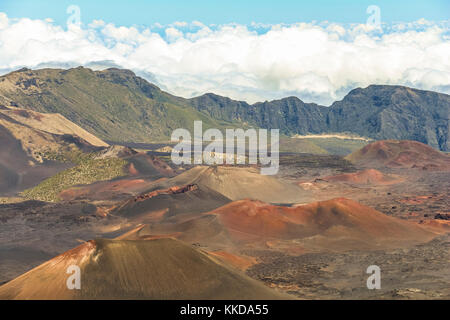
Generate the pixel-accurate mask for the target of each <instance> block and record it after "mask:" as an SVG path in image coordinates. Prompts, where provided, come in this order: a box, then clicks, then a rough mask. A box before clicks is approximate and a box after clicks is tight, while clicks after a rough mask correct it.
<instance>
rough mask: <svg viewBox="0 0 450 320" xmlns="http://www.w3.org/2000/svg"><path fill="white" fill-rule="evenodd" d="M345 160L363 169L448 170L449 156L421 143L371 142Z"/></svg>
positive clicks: (398, 141) (397, 141)
mask: <svg viewBox="0 0 450 320" xmlns="http://www.w3.org/2000/svg"><path fill="white" fill-rule="evenodd" d="M346 159H348V160H350V161H351V162H352V163H354V164H357V165H361V166H364V167H376V168H380V167H389V168H417V169H423V170H450V156H448V155H446V154H444V153H442V152H439V151H437V150H435V149H433V148H432V147H430V146H428V145H425V144H423V143H420V142H417V141H409V140H385V141H377V142H373V143H371V144H368V145H366V146H365V147H363V148H362V149H360V150H358V151H356V152H354V153H352V154H350V155H349V156H347V157H346Z"/></svg>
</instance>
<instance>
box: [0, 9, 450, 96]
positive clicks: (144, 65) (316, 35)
mask: <svg viewBox="0 0 450 320" xmlns="http://www.w3.org/2000/svg"><path fill="white" fill-rule="evenodd" d="M449 26H450V21H444V22H439V23H432V22H429V21H426V20H419V21H416V22H411V23H397V24H392V25H383V26H382V30H380V29H375V28H373V27H371V26H368V25H364V24H349V25H342V24H335V23H329V22H324V23H298V24H290V25H262V24H256V23H253V24H251V25H249V26H245V25H239V24H229V25H219V26H217V25H209V26H206V25H204V24H202V23H201V22H198V21H195V22H191V23H187V22H175V23H173V24H172V25H169V26H162V25H158V24H157V25H153V26H151V27H149V28H142V27H123V26H115V25H114V24H111V23H105V22H104V21H101V20H95V21H93V22H91V23H90V24H88V25H81V27H80V26H76V25H70V26H69V27H65V28H63V27H61V26H58V25H55V24H54V22H53V21H52V20H50V19H46V20H30V19H27V18H23V19H10V18H8V16H7V15H6V14H5V13H0V71H1V72H2V73H6V72H9V71H12V70H15V69H18V68H21V67H24V66H25V67H29V68H37V67H46V66H50V67H74V66H78V65H84V66H88V67H91V68H93V69H104V68H107V67H109V66H116V67H117V66H119V67H123V68H128V69H131V70H133V71H135V72H136V73H137V74H138V75H141V76H143V77H145V78H147V79H148V80H149V81H151V82H154V83H155V84H157V85H159V86H160V87H161V88H162V89H164V90H167V91H169V92H170V93H173V94H176V95H180V96H184V97H192V96H197V95H200V94H203V93H206V92H214V93H217V94H220V95H226V96H229V97H231V98H234V99H239V100H246V101H248V102H256V101H264V100H270V99H276V98H281V97H285V96H291V95H295V96H298V97H299V98H301V99H303V100H305V101H308V102H309V101H314V102H318V103H321V104H325V105H327V104H329V103H331V102H332V101H334V100H338V99H340V98H342V97H343V96H344V95H345V94H346V93H347V92H348V91H349V90H350V89H353V88H355V87H365V86H367V85H370V84H400V85H407V86H412V87H416V88H421V89H427V90H435V91H439V92H444V93H450V54H449V53H450V32H449V30H450V28H449Z"/></svg>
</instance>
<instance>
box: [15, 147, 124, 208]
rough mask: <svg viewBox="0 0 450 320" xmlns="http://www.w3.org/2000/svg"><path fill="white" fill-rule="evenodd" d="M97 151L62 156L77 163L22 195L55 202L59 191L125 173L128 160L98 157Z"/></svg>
mask: <svg viewBox="0 0 450 320" xmlns="http://www.w3.org/2000/svg"><path fill="white" fill-rule="evenodd" d="M95 156H96V154H95V153H89V154H83V153H81V152H77V153H68V154H66V155H64V156H62V158H61V159H64V161H68V160H70V161H71V162H73V163H75V164H76V165H75V166H74V167H72V168H69V169H66V170H64V171H62V172H59V173H58V174H56V175H54V176H52V177H50V178H48V179H46V180H44V181H43V182H41V183H40V184H39V185H37V186H36V187H34V188H31V189H28V190H25V191H24V192H23V193H22V196H23V197H25V198H28V199H33V200H41V201H49V202H55V201H59V200H60V199H59V197H58V195H59V193H60V192H61V191H63V190H65V189H67V188H69V187H72V186H75V185H79V184H90V183H94V182H96V181H103V180H110V179H114V178H117V177H120V176H123V175H125V172H124V167H125V165H126V164H127V161H125V160H123V159H119V158H106V159H96V158H95Z"/></svg>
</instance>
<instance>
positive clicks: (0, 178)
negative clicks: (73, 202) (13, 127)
mask: <svg viewBox="0 0 450 320" xmlns="http://www.w3.org/2000/svg"><path fill="white" fill-rule="evenodd" d="M0 117H5V116H3V115H0ZM42 136H44V134H43V133H42ZM0 143H1V147H0V194H13V193H14V192H16V191H19V190H23V189H26V188H28V187H31V186H33V185H36V184H38V183H39V182H41V181H42V180H44V179H46V178H48V177H50V176H52V175H54V174H56V173H57V172H59V171H61V170H63V169H65V168H67V167H68V165H67V164H62V163H56V162H51V161H45V162H44V163H41V164H40V163H36V162H35V160H34V159H32V158H31V157H30V156H28V155H27V153H26V152H25V150H24V149H23V146H22V143H21V142H20V141H19V140H18V139H16V137H14V136H13V135H12V134H11V132H10V131H9V130H7V129H6V128H5V127H3V126H2V125H0Z"/></svg>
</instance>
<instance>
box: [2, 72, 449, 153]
mask: <svg viewBox="0 0 450 320" xmlns="http://www.w3.org/2000/svg"><path fill="white" fill-rule="evenodd" d="M7 104H10V105H12V106H16V107H17V106H19V107H21V108H26V109H32V110H34V111H38V112H48V113H61V114H62V115H63V116H65V117H66V118H67V119H69V120H71V121H72V122H74V123H75V124H77V125H79V126H81V127H82V128H83V129H85V130H87V131H89V132H90V133H92V134H94V135H96V136H98V137H99V138H100V139H103V140H109V141H118V142H119V141H122V142H127V141H128V142H129V141H134V142H136V141H137V142H155V141H167V140H168V138H169V137H170V134H171V132H172V131H173V130H174V129H177V128H180V127H181V128H186V129H188V130H191V129H192V127H193V121H194V120H202V121H203V124H204V129H206V128H211V127H214V128H219V129H223V128H225V127H237V126H239V127H248V126H253V127H260V128H266V129H271V128H274V129H280V132H281V133H282V134H284V135H288V136H292V135H295V134H302V135H304V134H318V133H337V132H350V133H355V134H358V135H361V136H365V137H369V138H373V139H379V140H382V139H399V140H400V139H403V140H416V141H419V142H422V143H426V144H429V145H431V146H432V147H434V148H437V149H439V150H441V151H450V130H449V118H450V116H449V114H450V96H449V95H447V94H443V93H437V92H433V91H426V90H419V89H413V88H409V87H405V86H396V85H370V86H368V87H366V88H355V89H353V90H351V91H350V92H349V93H348V94H347V95H346V96H345V97H344V98H343V99H342V100H339V101H335V102H334V103H333V104H331V105H330V106H328V107H327V106H321V105H318V104H315V103H305V102H303V101H302V100H300V99H299V98H297V97H294V96H291V97H286V98H283V99H278V100H272V101H265V102H257V103H254V104H249V103H247V102H245V101H238V100H233V99H231V98H228V97H223V96H220V95H217V94H214V93H206V94H204V95H201V96H199V97H194V98H189V99H185V98H182V97H177V96H174V95H172V94H169V93H167V92H164V91H162V90H161V89H160V88H158V87H157V86H156V85H154V84H151V83H150V82H148V81H146V80H145V79H143V78H141V77H138V76H136V75H135V73H134V72H132V71H130V70H124V69H117V68H110V69H105V70H102V71H93V70H91V69H88V68H84V67H77V68H72V69H67V70H63V69H39V70H30V69H21V70H18V71H14V72H11V73H9V74H7V75H4V76H1V77H0V105H7Z"/></svg>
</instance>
